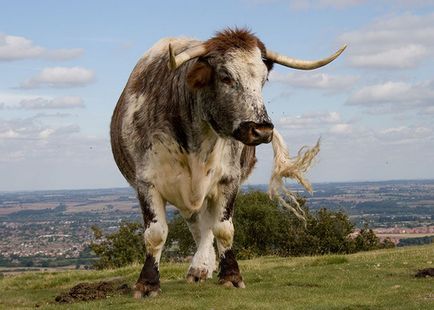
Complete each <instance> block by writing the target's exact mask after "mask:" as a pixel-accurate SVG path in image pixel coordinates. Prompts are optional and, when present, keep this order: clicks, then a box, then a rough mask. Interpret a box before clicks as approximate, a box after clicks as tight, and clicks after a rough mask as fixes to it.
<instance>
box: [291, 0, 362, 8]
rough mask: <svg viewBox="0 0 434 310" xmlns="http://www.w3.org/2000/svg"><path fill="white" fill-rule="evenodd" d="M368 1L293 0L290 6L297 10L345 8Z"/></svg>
mask: <svg viewBox="0 0 434 310" xmlns="http://www.w3.org/2000/svg"><path fill="white" fill-rule="evenodd" d="M363 2H366V0H291V1H289V4H290V7H291V8H293V9H296V10H306V9H321V8H335V9H343V8H346V7H350V6H354V5H358V4H361V3H363Z"/></svg>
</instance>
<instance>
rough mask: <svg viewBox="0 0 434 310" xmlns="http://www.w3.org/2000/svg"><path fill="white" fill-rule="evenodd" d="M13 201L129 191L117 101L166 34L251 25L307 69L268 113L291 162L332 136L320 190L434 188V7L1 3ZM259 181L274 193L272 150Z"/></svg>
mask: <svg viewBox="0 0 434 310" xmlns="http://www.w3.org/2000/svg"><path fill="white" fill-rule="evenodd" d="M0 5H1V10H0V190H35V189H61V188H99V187H115V186H126V182H125V181H124V180H123V178H122V176H121V175H120V173H119V172H118V170H117V168H116V166H115V164H114V161H113V159H112V156H111V151H110V147H109V139H108V132H109V129H108V128H109V122H110V117H111V113H112V111H113V108H114V106H115V104H116V101H117V99H118V97H119V95H120V93H121V91H122V89H123V87H124V85H125V83H126V81H127V79H128V76H129V74H130V72H131V70H132V68H133V67H134V65H135V63H136V62H137V60H138V59H139V58H140V56H141V55H142V54H143V53H144V52H145V51H146V50H147V49H148V48H149V47H151V46H152V45H153V44H154V43H155V42H156V41H158V40H159V39H160V38H162V37H167V36H190V37H195V38H198V39H203V40H206V39H207V38H209V37H210V36H212V35H213V33H214V32H215V31H217V30H221V29H223V28H225V27H227V26H247V27H249V28H251V29H252V31H254V32H255V33H256V34H257V35H258V36H259V37H260V38H261V39H262V41H263V42H264V43H265V44H266V46H267V47H269V48H270V49H273V50H276V51H279V52H280V53H283V54H287V55H290V56H295V57H298V58H305V59H317V58H322V57H325V56H327V55H329V54H331V53H332V52H334V51H335V50H336V49H337V48H339V47H340V46H341V45H342V44H344V43H347V44H348V49H347V50H346V51H345V53H344V54H343V55H342V56H341V57H340V58H338V59H337V60H336V61H334V62H333V63H331V64H330V65H328V66H326V67H324V68H321V69H318V70H314V71H310V72H301V71H295V70H290V69H288V68H284V67H281V66H275V70H273V72H272V74H271V76H270V81H269V83H268V85H266V87H265V88H264V98H265V101H266V102H267V109H268V111H269V114H270V115H271V117H272V119H273V121H274V123H275V126H276V127H277V128H278V129H279V131H280V132H281V133H282V134H283V136H284V138H285V140H286V142H287V144H288V146H289V148H290V152H291V153H292V154H294V153H295V152H296V151H297V150H298V149H299V148H300V147H301V146H302V145H305V144H307V145H312V144H314V143H315V142H316V140H317V139H318V138H319V137H320V136H321V138H322V150H321V152H320V155H319V159H318V161H317V163H316V165H315V166H314V167H313V168H312V169H311V171H310V173H309V177H310V179H311V180H312V181H317V182H333V181H353V180H386V179H410V178H414V179H419V178H434V122H433V118H434V77H433V72H434V63H433V60H432V59H433V58H434V57H433V51H434V3H433V2H432V1H423V0H413V1H410V0H396V1H386V0H377V1H364V0H293V1H279V0H250V1H249V0H239V1H212V2H204V1H183V2H180V1H164V2H161V3H156V2H152V3H147V2H145V1H37V2H36V1H0ZM258 158H259V163H258V165H257V168H256V170H255V172H254V174H253V175H252V176H251V178H250V179H249V181H248V182H249V183H267V182H268V178H269V174H270V170H271V164H272V150H271V146H270V145H264V146H260V147H258Z"/></svg>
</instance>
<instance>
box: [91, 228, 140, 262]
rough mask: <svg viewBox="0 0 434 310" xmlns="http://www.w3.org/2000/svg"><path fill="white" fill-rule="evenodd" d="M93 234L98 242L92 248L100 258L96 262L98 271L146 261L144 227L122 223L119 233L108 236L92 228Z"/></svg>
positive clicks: (98, 229)
mask: <svg viewBox="0 0 434 310" xmlns="http://www.w3.org/2000/svg"><path fill="white" fill-rule="evenodd" d="M92 232H93V235H94V238H95V240H96V241H95V242H92V243H91V245H90V247H91V249H92V250H93V251H94V252H95V254H96V255H97V256H98V257H99V259H98V260H97V261H95V262H94V267H95V268H96V269H105V268H117V267H121V266H125V265H128V264H131V263H133V262H143V261H144V257H145V245H144V241H143V226H142V225H140V224H139V223H127V222H122V223H121V226H120V227H119V230H118V231H117V232H114V233H112V234H108V235H104V233H103V232H102V230H101V229H100V228H98V227H96V226H93V227H92Z"/></svg>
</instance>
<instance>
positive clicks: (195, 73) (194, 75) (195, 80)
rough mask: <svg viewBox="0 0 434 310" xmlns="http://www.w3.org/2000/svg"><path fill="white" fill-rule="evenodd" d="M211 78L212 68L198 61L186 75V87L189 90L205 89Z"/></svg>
mask: <svg viewBox="0 0 434 310" xmlns="http://www.w3.org/2000/svg"><path fill="white" fill-rule="evenodd" d="M211 78H212V68H211V66H210V65H209V64H207V63H206V62H203V61H198V62H196V63H195V64H194V65H193V68H191V70H190V71H189V72H188V74H187V85H188V87H190V89H192V90H195V89H199V88H202V87H205V86H206V85H208V84H209V82H210V81H211Z"/></svg>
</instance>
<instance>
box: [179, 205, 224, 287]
mask: <svg viewBox="0 0 434 310" xmlns="http://www.w3.org/2000/svg"><path fill="white" fill-rule="evenodd" d="M184 217H185V218H186V220H187V224H188V228H189V229H190V232H191V234H192V235H193V239H194V241H195V242H196V246H197V250H196V253H195V254H194V256H193V260H192V262H191V265H190V268H189V269H188V272H187V282H190V283H192V282H203V281H205V280H206V279H207V278H212V273H213V271H214V270H215V260H216V258H215V251H214V246H213V242H214V235H213V233H212V223H213V219H212V215H211V214H210V213H209V211H208V209H207V206H204V207H203V208H202V210H201V212H199V213H194V214H193V215H190V214H189V215H185V214H184Z"/></svg>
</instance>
